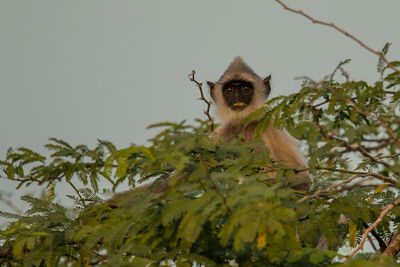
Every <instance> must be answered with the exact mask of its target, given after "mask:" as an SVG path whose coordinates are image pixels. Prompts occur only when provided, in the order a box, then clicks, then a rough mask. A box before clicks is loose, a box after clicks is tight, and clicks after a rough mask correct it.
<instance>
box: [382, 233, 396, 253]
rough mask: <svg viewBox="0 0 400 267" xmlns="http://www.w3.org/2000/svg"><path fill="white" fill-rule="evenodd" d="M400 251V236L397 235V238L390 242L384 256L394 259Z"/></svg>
mask: <svg viewBox="0 0 400 267" xmlns="http://www.w3.org/2000/svg"><path fill="white" fill-rule="evenodd" d="M399 251H400V235H397V236H396V238H395V239H394V240H393V241H392V242H390V244H389V245H388V246H387V248H386V249H385V251H384V252H383V254H384V255H387V256H391V257H394V256H396V255H397V253H399Z"/></svg>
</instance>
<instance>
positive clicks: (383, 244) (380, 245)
mask: <svg viewBox="0 0 400 267" xmlns="http://www.w3.org/2000/svg"><path fill="white" fill-rule="evenodd" d="M363 225H364V228H368V224H367V223H365V222H364V223H363ZM371 235H372V236H373V237H374V238H375V239H376V241H378V244H379V249H380V251H381V252H383V251H385V249H386V247H387V246H386V243H385V241H383V239H382V238H381V237H380V236H379V235H378V234H377V233H376V232H375V231H374V230H372V231H371ZM375 251H376V250H375Z"/></svg>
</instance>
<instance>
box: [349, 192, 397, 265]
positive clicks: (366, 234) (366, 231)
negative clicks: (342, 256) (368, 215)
mask: <svg viewBox="0 0 400 267" xmlns="http://www.w3.org/2000/svg"><path fill="white" fill-rule="evenodd" d="M399 204H400V198H398V199H396V200H395V201H394V202H393V203H391V204H389V205H387V206H386V207H385V208H384V209H383V210H382V212H381V213H380V214H379V217H378V219H376V220H375V222H374V223H373V224H371V225H370V226H369V227H368V228H367V229H365V230H364V233H363V236H362V238H361V241H360V244H359V245H358V246H357V247H356V248H355V249H354V250H353V251H352V252H351V253H350V254H349V255H347V260H349V259H350V258H351V257H353V256H354V255H355V254H356V253H357V252H358V251H359V250H360V249H362V248H363V247H364V243H365V240H367V236H368V234H369V233H370V232H371V231H372V230H373V229H375V227H376V226H378V224H380V223H381V222H382V221H383V218H384V217H385V216H386V215H387V214H388V213H389V212H390V211H391V210H392V209H393V208H394V207H396V206H398V205H399ZM396 239H397V238H396Z"/></svg>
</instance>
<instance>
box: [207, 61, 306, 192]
mask: <svg viewBox="0 0 400 267" xmlns="http://www.w3.org/2000/svg"><path fill="white" fill-rule="evenodd" d="M270 79H271V76H268V77H266V78H265V79H262V78H261V77H260V76H258V75H257V74H256V73H255V72H254V71H253V70H252V69H251V68H250V67H249V66H248V65H247V64H246V63H245V62H244V61H243V59H242V58H241V57H236V58H235V59H234V61H233V62H232V63H231V64H230V65H229V67H228V69H227V70H226V71H225V73H224V74H223V75H222V76H221V78H220V79H219V80H218V81H217V82H216V83H212V82H207V84H208V86H209V87H210V94H211V98H212V99H213V100H214V103H215V104H216V108H217V115H218V116H219V118H220V119H221V120H222V122H223V124H222V125H221V126H220V127H219V128H218V129H217V130H216V132H215V133H214V134H213V137H214V139H215V140H216V141H217V142H220V143H221V142H229V141H230V140H232V139H233V138H234V137H235V136H238V135H239V134H242V136H243V138H244V139H245V140H251V139H254V138H255V137H256V133H255V128H256V126H257V122H255V123H250V124H249V125H247V126H244V125H243V119H244V118H246V117H247V116H248V115H249V114H250V113H252V112H253V111H255V110H256V109H258V108H260V107H261V106H263V105H264V103H265V102H266V100H267V98H268V96H269V93H270V91H271V86H270ZM260 138H261V140H262V141H263V142H264V144H265V146H266V147H267V148H268V150H269V153H270V157H271V159H272V160H274V161H281V162H282V163H283V164H285V165H287V166H292V167H304V166H305V163H304V162H303V160H302V158H301V156H300V155H299V153H298V152H297V149H296V142H295V140H294V138H292V137H291V136H289V134H288V133H287V132H285V131H283V130H279V129H276V128H274V127H273V126H272V125H270V126H269V128H268V130H267V131H265V132H263V133H261V135H260ZM270 175H271V176H272V177H273V176H274V174H273V173H270ZM309 177H310V176H309V173H308V172H307V171H303V172H299V173H297V175H296V176H295V178H296V181H295V182H294V183H293V186H292V187H293V188H294V189H297V190H302V191H308V189H309V187H310V184H311V183H310V178H309Z"/></svg>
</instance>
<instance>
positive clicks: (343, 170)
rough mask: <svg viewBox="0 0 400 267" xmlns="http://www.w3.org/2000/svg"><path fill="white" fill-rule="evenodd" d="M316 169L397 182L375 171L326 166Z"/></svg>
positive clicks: (394, 183) (391, 182) (395, 183)
mask: <svg viewBox="0 0 400 267" xmlns="http://www.w3.org/2000/svg"><path fill="white" fill-rule="evenodd" d="M317 169H318V170H326V171H332V172H342V173H348V174H354V175H363V176H372V177H375V178H376V179H378V180H381V181H382V182H386V183H390V184H392V185H397V184H398V182H397V181H396V180H394V179H391V178H389V177H386V176H384V175H382V174H379V173H376V172H360V171H351V170H345V169H335V168H326V167H317Z"/></svg>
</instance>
